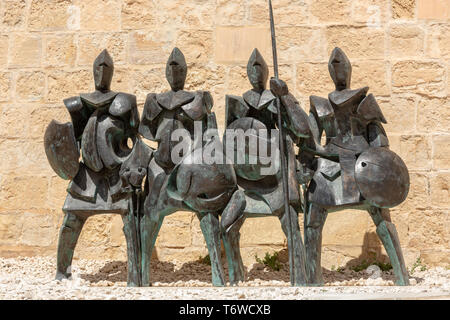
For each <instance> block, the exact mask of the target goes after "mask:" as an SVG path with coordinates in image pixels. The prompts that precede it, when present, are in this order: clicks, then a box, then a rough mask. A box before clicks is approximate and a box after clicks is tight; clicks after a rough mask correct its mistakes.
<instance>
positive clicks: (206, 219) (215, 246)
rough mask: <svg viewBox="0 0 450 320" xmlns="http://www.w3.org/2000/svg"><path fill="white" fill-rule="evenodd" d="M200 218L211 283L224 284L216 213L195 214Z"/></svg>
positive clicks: (216, 285) (217, 285) (214, 284)
mask: <svg viewBox="0 0 450 320" xmlns="http://www.w3.org/2000/svg"><path fill="white" fill-rule="evenodd" d="M197 217H198V218H199V220H200V228H201V229H202V232H203V236H204V237H205V241H206V245H207V247H208V251H209V257H210V260H211V271H212V284H213V286H215V287H223V286H225V277H224V272H223V267H222V261H221V254H220V226H219V217H218V214H216V213H206V214H201V213H199V214H197Z"/></svg>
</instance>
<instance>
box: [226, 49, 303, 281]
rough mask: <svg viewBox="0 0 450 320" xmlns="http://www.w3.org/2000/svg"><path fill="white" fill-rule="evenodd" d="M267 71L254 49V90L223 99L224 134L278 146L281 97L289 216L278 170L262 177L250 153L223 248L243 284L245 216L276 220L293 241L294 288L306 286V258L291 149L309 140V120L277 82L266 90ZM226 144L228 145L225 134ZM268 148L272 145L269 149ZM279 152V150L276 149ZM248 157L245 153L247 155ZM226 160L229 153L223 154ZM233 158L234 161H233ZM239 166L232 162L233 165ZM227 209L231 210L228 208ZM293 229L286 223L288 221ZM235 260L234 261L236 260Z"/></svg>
mask: <svg viewBox="0 0 450 320" xmlns="http://www.w3.org/2000/svg"><path fill="white" fill-rule="evenodd" d="M268 73H269V72H268V67H267V64H266V62H265V61H264V59H263V57H262V56H261V54H260V53H259V51H258V50H257V49H255V50H254V51H253V53H252V55H251V56H250V59H249V62H248V65H247V74H248V78H249V80H250V83H251V84H252V87H253V88H252V89H251V90H249V91H247V92H245V93H244V94H243V96H242V97H238V96H227V97H226V124H227V129H232V130H237V129H241V130H243V131H247V130H249V129H250V130H255V131H259V130H269V131H270V132H271V135H272V136H271V135H269V136H268V137H267V138H265V137H262V136H260V135H258V136H257V139H258V140H259V141H258V144H259V145H261V144H262V143H268V144H271V143H278V141H271V140H273V138H275V139H276V137H274V136H273V135H274V134H275V135H276V136H278V126H277V109H276V105H275V104H276V98H277V97H279V98H280V100H281V104H282V120H283V122H282V125H283V128H284V129H285V130H287V133H288V134H287V135H286V136H285V137H284V139H285V141H286V150H287V172H288V175H287V176H288V183H289V212H288V213H287V214H286V212H285V204H284V197H283V194H284V190H283V181H282V170H281V168H280V169H279V170H278V171H276V172H274V173H272V174H270V175H264V174H261V172H262V171H261V169H262V167H263V165H261V164H251V163H250V162H249V161H248V160H249V158H250V156H251V155H250V154H248V153H247V154H246V160H247V161H246V163H244V164H235V165H234V167H235V171H236V176H237V183H238V187H239V190H238V191H236V193H235V194H234V195H233V198H232V201H231V202H230V204H229V205H228V207H227V209H226V210H225V212H224V213H223V216H222V221H221V225H222V230H223V231H222V232H223V237H224V244H225V248H226V249H227V248H228V247H230V254H228V253H227V257H234V258H235V261H234V263H231V261H229V263H228V265H229V266H230V265H233V266H234V268H235V270H234V273H235V279H233V280H234V281H239V280H243V266H242V265H241V264H242V260H241V259H240V256H239V254H238V252H235V253H231V252H232V251H233V250H236V251H238V250H239V228H240V226H241V225H242V223H243V221H244V219H245V218H246V217H257V216H269V215H275V216H277V217H278V218H279V219H280V222H281V226H282V229H283V231H284V233H285V234H286V236H287V237H288V239H290V238H291V237H292V239H293V242H292V243H293V244H292V247H291V246H289V252H290V253H291V254H292V256H293V257H292V258H293V259H292V260H291V261H293V263H291V283H292V284H293V285H304V284H306V275H305V273H306V271H305V253H304V248H303V241H302V239H301V235H300V229H299V227H298V212H300V211H301V201H300V190H299V184H298V181H297V177H296V174H297V171H298V163H297V162H298V161H297V160H296V156H295V151H294V144H297V145H301V144H302V141H303V140H304V139H305V138H308V137H309V126H308V116H307V114H306V113H305V112H304V111H303V109H302V108H300V106H299V105H298V102H297V101H296V99H295V98H294V97H293V96H292V95H291V94H290V93H289V91H288V89H287V86H286V84H285V83H284V82H283V81H281V80H276V79H272V80H271V81H270V85H271V90H267V89H266V83H267V80H268V79H267V78H268ZM224 141H226V143H228V138H227V136H226V134H225V136H224ZM268 148H270V146H269V147H268ZM276 149H277V151H276V152H279V151H278V148H276ZM247 152H248V150H247ZM227 155H228V154H227ZM236 156H237V155H236V154H234V156H233V155H232V157H236ZM236 162H237V161H235V163H236ZM228 208H229V209H228ZM289 218H290V219H291V220H292V222H293V226H292V227H291V225H290V224H289V220H288V219H289ZM227 242H229V244H228V243H227ZM236 257H238V259H237V260H236Z"/></svg>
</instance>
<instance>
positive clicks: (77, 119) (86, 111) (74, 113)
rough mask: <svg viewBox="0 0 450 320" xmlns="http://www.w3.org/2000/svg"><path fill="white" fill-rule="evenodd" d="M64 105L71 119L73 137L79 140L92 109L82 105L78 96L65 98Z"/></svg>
mask: <svg viewBox="0 0 450 320" xmlns="http://www.w3.org/2000/svg"><path fill="white" fill-rule="evenodd" d="M64 105H65V106H66V108H67V111H69V114H70V118H71V119H72V124H73V129H74V133H75V138H76V140H77V141H81V137H82V135H83V131H84V128H85V127H86V125H87V122H88V120H89V118H90V116H91V115H92V113H93V112H94V110H93V109H91V108H90V107H88V106H86V105H84V104H83V102H82V101H81V98H80V97H79V96H78V97H71V98H67V99H65V100H64Z"/></svg>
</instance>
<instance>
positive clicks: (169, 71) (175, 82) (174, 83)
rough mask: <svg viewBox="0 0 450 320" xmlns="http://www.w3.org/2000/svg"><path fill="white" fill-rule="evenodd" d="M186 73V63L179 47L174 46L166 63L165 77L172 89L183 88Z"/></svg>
mask: <svg viewBox="0 0 450 320" xmlns="http://www.w3.org/2000/svg"><path fill="white" fill-rule="evenodd" d="M186 75H187V65H186V60H185V58H184V54H183V52H181V50H180V49H178V48H174V49H173V50H172V53H171V54H170V57H169V60H168V61H167V64H166V79H167V81H168V82H169V84H170V87H171V88H172V90H173V91H179V90H183V89H184V83H185V81H186Z"/></svg>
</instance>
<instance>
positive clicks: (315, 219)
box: [303, 48, 409, 285]
mask: <svg viewBox="0 0 450 320" xmlns="http://www.w3.org/2000/svg"><path fill="white" fill-rule="evenodd" d="M328 68H329V72H330V75H331V78H332V79H333V82H334V84H335V86H336V90H335V91H333V92H331V93H330V94H329V95H328V99H325V98H320V97H317V96H311V97H310V103H311V108H310V116H309V120H310V126H311V132H312V133H313V135H312V137H311V139H310V140H309V141H308V143H307V144H306V145H305V146H303V153H304V155H305V159H307V158H308V154H309V156H310V159H309V160H308V166H309V167H310V168H311V169H312V170H314V171H315V173H314V176H313V178H312V180H311V182H310V183H309V185H308V188H307V192H306V199H307V210H306V214H305V220H304V224H305V246H306V254H307V260H308V263H307V272H308V279H309V282H310V283H311V284H315V285H320V284H322V283H323V279H322V271H321V266H320V252H321V242H322V236H321V233H322V228H323V225H324V223H325V219H326V217H327V213H328V212H329V211H339V210H343V209H348V208H354V209H364V210H367V211H368V212H369V213H370V216H371V217H372V219H373V221H374V223H375V224H376V226H377V234H378V236H379V237H380V239H381V241H382V242H383V245H384V247H385V249H386V251H387V253H388V255H389V258H390V260H391V264H392V266H393V268H394V272H395V276H396V283H397V284H398V285H408V284H409V277H408V272H407V270H406V267H405V263H404V260H403V255H402V251H401V247H400V242H399V239H398V235H397V231H396V229H395V226H394V224H392V222H391V219H390V214H389V210H388V208H392V207H394V206H397V205H398V204H400V203H401V202H403V201H404V200H405V199H406V196H407V194H408V190H409V174H408V169H407V168H406V165H405V164H404V162H403V161H402V160H401V159H400V157H399V156H397V155H396V154H395V153H394V152H392V151H390V150H389V142H388V138H387V136H386V133H385V131H384V129H383V126H382V123H386V119H385V118H384V116H383V113H382V112H381V109H380V107H379V106H378V104H377V102H376V100H375V98H374V96H373V95H372V94H369V95H367V91H368V90H369V88H368V87H364V88H360V89H356V90H351V89H350V81H351V72H352V67H351V64H350V61H349V60H348V58H347V56H346V55H345V53H344V52H343V51H342V50H341V49H339V48H335V49H334V50H333V52H332V54H331V57H330V60H329V64H328ZM323 132H324V133H325V134H326V144H325V145H324V146H322V145H321V142H320V139H321V137H322V133H323ZM311 155H316V156H317V157H316V158H314V157H311Z"/></svg>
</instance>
